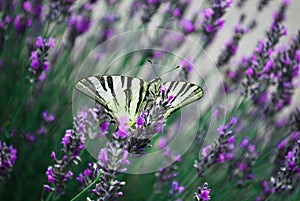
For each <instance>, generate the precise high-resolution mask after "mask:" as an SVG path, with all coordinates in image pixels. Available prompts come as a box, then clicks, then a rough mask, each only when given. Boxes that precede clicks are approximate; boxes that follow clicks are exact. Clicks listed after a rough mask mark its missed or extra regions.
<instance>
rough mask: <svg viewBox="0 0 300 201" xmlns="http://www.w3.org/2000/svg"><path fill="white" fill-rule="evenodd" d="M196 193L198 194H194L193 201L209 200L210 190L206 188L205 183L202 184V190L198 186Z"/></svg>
mask: <svg viewBox="0 0 300 201" xmlns="http://www.w3.org/2000/svg"><path fill="white" fill-rule="evenodd" d="M197 191H198V192H197V193H196V192H195V195H194V200H195V201H208V200H210V196H209V194H210V192H211V189H209V188H208V184H207V183H204V184H203V187H202V188H201V187H200V186H199V187H198V189H197Z"/></svg>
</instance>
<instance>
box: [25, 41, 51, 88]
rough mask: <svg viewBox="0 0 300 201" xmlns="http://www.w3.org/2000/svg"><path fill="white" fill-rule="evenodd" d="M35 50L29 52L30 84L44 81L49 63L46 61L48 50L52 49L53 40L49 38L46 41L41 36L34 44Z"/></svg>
mask: <svg viewBox="0 0 300 201" xmlns="http://www.w3.org/2000/svg"><path fill="white" fill-rule="evenodd" d="M35 46H36V47H37V49H36V50H34V51H32V52H31V56H30V60H31V67H30V68H29V72H30V74H31V75H30V76H29V81H30V82H31V83H34V82H37V81H40V82H42V81H44V80H45V79H46V76H47V72H48V71H49V70H50V62H49V61H48V55H49V49H51V48H53V47H54V38H50V39H49V40H48V41H47V40H46V39H44V38H42V37H41V36H39V37H38V40H37V41H36V43H35Z"/></svg>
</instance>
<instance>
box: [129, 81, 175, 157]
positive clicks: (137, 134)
mask: <svg viewBox="0 0 300 201" xmlns="http://www.w3.org/2000/svg"><path fill="white" fill-rule="evenodd" d="M160 94H161V96H160V97H159V96H158V97H157V100H159V101H156V100H152V101H151V100H149V106H148V107H147V108H146V110H145V111H142V112H141V114H140V116H138V117H137V120H136V123H135V124H133V125H132V126H131V127H130V136H131V138H130V141H129V142H128V144H127V150H128V151H129V152H130V153H135V154H142V153H144V150H145V148H146V147H149V146H151V145H150V144H149V143H150V142H151V140H152V137H153V136H154V135H156V134H158V133H162V132H163V127H164V125H165V114H166V112H167V109H168V108H169V107H171V103H170V101H171V100H172V99H173V98H174V96H173V95H170V96H168V97H167V96H166V90H165V88H164V87H163V86H162V88H161V93H160ZM159 98H160V99H159Z"/></svg>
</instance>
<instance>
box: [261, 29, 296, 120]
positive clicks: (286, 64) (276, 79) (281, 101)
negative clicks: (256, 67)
mask: <svg viewBox="0 0 300 201" xmlns="http://www.w3.org/2000/svg"><path fill="white" fill-rule="evenodd" d="M267 64H269V65H266V66H265V68H264V69H266V70H269V68H271V69H270V70H269V75H270V79H271V81H272V84H273V85H274V86H276V88H277V91H276V92H273V93H271V100H270V102H271V103H272V104H268V106H267V108H266V110H267V112H268V113H271V114H274V113H278V112H279V111H281V110H282V108H283V107H285V106H288V105H290V104H291V99H292V95H293V93H294V84H293V81H294V79H295V78H296V77H297V76H298V74H299V69H300V32H299V33H298V35H297V37H295V38H294V39H293V40H292V42H291V46H290V47H289V48H288V49H286V48H283V49H279V51H278V53H277V56H276V57H275V58H274V60H272V59H271V60H270V61H269V62H268V63H267Z"/></svg>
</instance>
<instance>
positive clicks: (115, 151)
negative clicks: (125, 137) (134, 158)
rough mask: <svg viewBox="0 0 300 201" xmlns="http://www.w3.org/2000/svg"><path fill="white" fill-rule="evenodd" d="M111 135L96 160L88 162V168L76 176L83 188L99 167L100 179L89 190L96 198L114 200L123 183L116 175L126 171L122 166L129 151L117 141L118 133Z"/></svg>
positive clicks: (93, 178)
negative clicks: (110, 140)
mask: <svg viewBox="0 0 300 201" xmlns="http://www.w3.org/2000/svg"><path fill="white" fill-rule="evenodd" d="M112 136H113V141H112V142H109V143H108V144H107V145H106V147H105V148H102V149H101V151H100V153H99V156H98V162H97V163H90V164H89V166H88V168H87V169H86V170H84V172H83V173H81V174H80V175H79V176H78V177H77V180H78V181H79V182H80V183H81V184H82V187H83V188H85V187H87V186H88V185H89V184H90V183H92V182H93V181H94V180H95V179H96V177H97V176H98V174H99V171H100V169H101V170H102V171H103V174H102V175H101V177H100V181H99V182H98V183H96V186H95V188H94V189H92V190H91V191H90V192H91V193H93V194H94V196H95V197H96V198H97V199H98V200H115V199H116V198H118V197H120V196H122V195H123V193H122V192H121V191H120V188H121V186H123V185H125V182H124V181H121V182H120V181H118V180H117V179H116V176H117V175H118V174H120V173H122V172H125V171H126V168H124V166H125V165H126V164H129V163H130V162H129V160H128V155H129V153H128V151H127V150H125V149H124V147H123V144H122V143H119V142H118V140H119V137H118V135H115V134H113V135H112Z"/></svg>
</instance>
